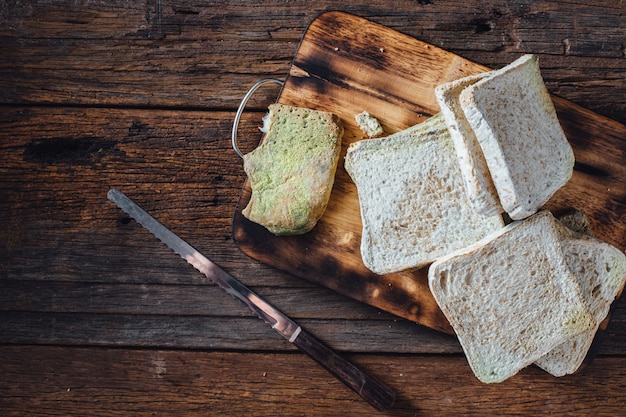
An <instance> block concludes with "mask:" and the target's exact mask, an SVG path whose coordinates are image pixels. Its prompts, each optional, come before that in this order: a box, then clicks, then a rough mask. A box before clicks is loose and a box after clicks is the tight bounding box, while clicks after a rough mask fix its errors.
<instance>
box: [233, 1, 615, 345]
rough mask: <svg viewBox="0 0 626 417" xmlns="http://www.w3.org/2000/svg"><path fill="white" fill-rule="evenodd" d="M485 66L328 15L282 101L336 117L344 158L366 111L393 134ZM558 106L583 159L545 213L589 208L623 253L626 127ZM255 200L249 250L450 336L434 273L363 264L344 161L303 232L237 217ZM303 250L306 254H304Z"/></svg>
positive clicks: (241, 226) (306, 44)
mask: <svg viewBox="0 0 626 417" xmlns="http://www.w3.org/2000/svg"><path fill="white" fill-rule="evenodd" d="M373 40H375V42H373ZM485 70H486V68H485V67H483V66H481V65H478V64H476V63H473V62H471V61H468V60H465V59H463V58H461V57H459V56H458V55H454V54H452V53H450V52H448V51H445V50H443V49H440V48H437V47H435V46H433V45H430V44H426V43H424V42H421V41H419V40H416V39H414V38H410V37H408V36H405V35H403V34H400V33H398V32H396V31H392V30H390V29H389V28H387V27H384V26H381V25H379V24H376V23H373V22H371V21H368V20H365V19H363V18H360V17H357V16H354V15H349V14H346V13H341V12H333V13H326V14H323V15H321V16H320V17H319V18H318V19H316V20H315V22H313V23H312V24H311V26H310V27H309V28H308V30H307V32H306V34H305V36H304V38H303V41H302V43H301V45H300V47H299V49H298V52H297V54H296V57H295V58H294V65H293V67H292V69H291V71H290V75H289V77H288V78H287V80H286V83H285V86H284V88H283V90H282V91H281V95H280V97H279V99H278V101H279V102H280V103H283V104H288V105H296V106H303V107H309V108H318V109H322V110H325V111H330V112H333V113H334V114H336V115H338V116H339V118H340V119H341V120H342V122H343V125H344V128H345V134H344V137H343V140H342V147H343V152H344V153H345V150H346V148H347V147H348V146H349V144H350V143H353V142H355V141H358V140H361V139H363V134H362V132H361V131H360V129H359V128H358V127H357V126H356V123H355V122H354V115H356V114H358V113H360V112H361V111H363V110H369V111H371V112H372V114H373V115H374V116H375V117H377V118H378V119H379V121H380V122H381V124H382V126H383V127H384V129H385V130H386V133H393V132H397V131H399V130H402V129H405V128H407V127H409V126H412V125H415V124H417V123H419V122H420V121H421V120H424V119H425V118H426V117H427V116H430V115H433V114H436V113H438V112H439V106H438V104H437V101H436V99H435V95H434V90H435V87H436V86H437V85H439V84H441V83H443V82H447V81H451V80H454V79H458V78H459V77H461V76H464V75H470V74H475V73H480V72H483V71H485ZM555 107H556V108H557V112H558V115H559V117H560V121H561V124H562V125H563V129H564V131H565V133H566V136H567V137H568V139H569V140H570V143H571V144H572V147H573V149H574V154H575V157H576V161H577V162H576V166H575V173H574V175H573V177H572V179H571V180H570V181H569V182H568V184H567V185H566V186H565V187H563V188H562V189H561V190H560V191H559V192H558V193H557V194H556V195H555V196H554V197H553V198H552V199H551V200H550V202H549V203H548V204H547V205H546V207H547V208H549V209H550V210H552V211H553V212H555V214H558V213H559V211H562V210H567V209H570V208H576V209H579V210H581V211H583V212H584V213H585V214H586V215H587V216H588V217H589V219H590V223H591V230H592V231H593V234H594V236H596V237H598V238H600V239H602V240H605V241H607V242H609V243H611V244H613V245H615V246H617V247H618V248H620V249H622V250H624V249H626V224H624V222H623V221H622V218H623V217H624V215H626V195H625V194H624V190H625V189H626V165H624V161H625V160H626V142H624V137H626V126H624V125H622V124H620V123H618V122H615V121H612V120H609V119H606V118H604V117H602V116H600V115H598V114H596V113H593V112H591V111H589V110H587V109H583V108H581V107H580V106H577V105H575V104H573V103H571V102H569V101H566V100H564V99H561V98H555ZM340 159H341V158H340ZM250 195H251V190H250V186H249V183H247V184H246V188H245V190H244V194H242V199H241V202H240V204H239V205H238V207H237V213H236V216H235V217H234V221H233V227H234V234H233V236H234V238H235V241H236V242H237V244H238V245H239V246H240V247H241V248H242V250H243V251H244V252H245V253H247V254H249V255H250V256H252V257H253V258H255V259H258V260H261V261H263V262H265V263H268V264H269V265H273V266H275V267H277V268H279V269H281V270H284V271H287V272H290V273H292V274H294V275H296V276H299V277H303V278H306V279H309V280H311V281H313V282H316V283H319V284H321V285H324V286H327V287H329V288H332V289H334V290H336V291H338V292H340V293H342V294H346V295H349V296H351V297H353V298H355V299H357V300H360V301H363V302H366V303H368V304H371V305H374V306H376V307H379V308H381V309H383V310H385V311H389V312H391V313H393V314H396V315H399V316H400V317H403V318H406V319H409V320H412V321H415V322H417V323H420V324H423V325H425V326H428V327H431V328H433V329H436V330H440V331H444V332H449V333H452V329H451V328H450V326H449V324H448V322H447V320H446V318H445V317H444V316H443V313H441V311H440V310H439V308H438V306H437V303H436V302H435V300H434V298H433V297H432V294H431V293H430V290H429V288H428V280H427V273H428V269H427V268H422V269H420V270H418V271H411V272H405V273H400V274H386V275H384V276H379V275H376V274H374V273H372V272H371V271H369V270H368V269H367V268H366V267H365V266H364V265H363V263H362V260H361V255H360V235H361V228H362V226H361V223H360V220H361V219H360V215H359V202H358V196H357V190H356V187H355V186H354V183H353V181H352V180H351V179H350V177H349V176H348V174H347V172H346V171H345V169H344V168H343V164H341V163H340V164H339V167H338V169H337V174H336V176H335V182H334V184H333V194H332V195H331V199H330V202H329V204H328V207H327V209H326V212H325V213H324V216H323V217H322V218H321V219H320V221H319V222H318V224H317V225H316V227H315V229H313V230H312V231H311V232H309V233H306V234H304V235H300V236H288V237H283V236H280V237H277V236H274V235H272V234H271V233H270V232H268V231H267V230H266V229H265V228H263V227H261V226H259V225H256V224H253V223H252V222H250V221H248V220H247V219H245V218H244V217H243V215H241V214H240V211H241V210H242V209H243V207H245V205H246V204H247V202H248V201H249V198H250ZM416 215H419V214H416ZM303 253H306V254H307V256H306V257H300V256H299V254H303Z"/></svg>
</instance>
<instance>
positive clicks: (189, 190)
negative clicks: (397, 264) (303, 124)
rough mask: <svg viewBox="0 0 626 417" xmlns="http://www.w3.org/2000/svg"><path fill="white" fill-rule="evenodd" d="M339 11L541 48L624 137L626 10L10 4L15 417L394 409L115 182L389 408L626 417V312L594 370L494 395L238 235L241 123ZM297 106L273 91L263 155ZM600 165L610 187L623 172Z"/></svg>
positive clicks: (426, 336)
mask: <svg viewBox="0 0 626 417" xmlns="http://www.w3.org/2000/svg"><path fill="white" fill-rule="evenodd" d="M336 7H341V9H343V10H345V11H347V12H351V13H354V14H356V15H359V16H363V17H366V18H369V19H370V20H372V21H374V22H377V23H379V24H382V25H385V26H387V27H389V28H392V29H394V30H397V31H398V32H400V33H403V34H405V35H408V36H411V37H414V38H417V39H420V40H422V41H425V42H427V43H430V44H432V45H436V46H437V47H440V48H443V49H445V50H447V51H450V52H453V53H455V54H457V55H460V56H462V57H464V58H465V59H469V60H471V61H473V62H478V63H480V64H482V65H485V66H487V67H493V68H498V67H501V66H503V65H506V64H508V63H509V62H511V61H512V60H513V59H514V58H515V57H517V56H519V55H520V54H522V53H536V54H538V55H539V56H540V61H541V64H542V72H543V75H544V78H545V80H546V83H547V85H548V88H549V89H550V91H551V92H552V93H554V94H556V95H557V96H560V97H562V98H564V99H567V100H569V101H571V102H574V103H576V104H578V105H581V106H582V107H584V108H586V109H589V110H590V111H593V112H595V113H599V114H601V115H603V116H606V117H609V118H611V119H614V120H615V121H617V122H619V123H622V124H623V123H626V94H625V93H626V60H625V59H624V50H625V48H624V32H625V30H626V22H625V19H626V13H625V11H626V9H625V7H626V6H625V5H624V3H623V2H620V1H617V2H616V1H615V0H598V1H593V2H591V1H578V2H571V1H556V2H554V1H545V0H537V1H520V2H510V1H505V0H469V1H464V2H458V1H453V0H424V1H422V0H420V1H414V0H400V1H389V0H368V1H362V0H359V1H352V2H344V3H342V4H340V5H339V4H333V3H330V2H328V1H319V0H293V1H289V2H285V1H282V0H266V1H264V2H262V3H254V2H250V1H246V0H243V1H237V0H216V1H198V0H147V1H145V0H141V1H138V0H112V1H111V0H76V1H71V2H59V1H54V0H38V1H24V0H10V1H5V2H0V75H1V76H0V414H1V415H3V416H5V415H6V416H15V415H43V416H45V415H64V416H70V415H77V416H89V415H99V416H106V415H124V416H127V415H139V416H141V415H184V416H200V415H202V416H206V415H219V416H224V415H251V416H262V415H265V416H269V415H272V416H274V415H277V410H280V411H283V413H282V414H283V415H292V416H309V415H310V416H324V415H328V416H336V415H363V416H368V415H372V416H373V415H381V413H378V412H376V411H374V410H373V409H372V408H371V407H369V406H368V405H367V404H365V403H364V402H363V401H361V400H360V399H359V398H358V396H356V395H354V394H353V393H352V392H351V391H350V390H348V389H345V388H344V387H343V385H342V384H341V383H339V382H338V381H336V380H335V379H334V378H333V377H332V376H331V375H330V374H328V373H327V372H326V371H325V370H323V369H322V368H320V367H319V366H317V364H315V363H314V362H313V361H310V360H309V359H308V358H306V357H305V356H304V355H302V354H300V353H298V352H297V351H296V350H294V349H293V347H292V346H290V345H289V344H288V343H285V342H284V341H283V340H282V339H281V338H280V337H279V336H278V335H276V334H274V332H273V331H271V330H270V329H268V328H267V326H265V325H264V324H263V323H262V322H261V321H259V320H258V319H256V318H254V317H252V316H251V315H250V314H249V313H248V312H247V310H246V309H245V307H243V306H241V305H239V303H237V302H235V301H233V300H232V299H231V298H230V297H229V296H227V295H225V294H222V293H221V292H220V291H219V290H218V289H216V288H214V287H213V286H211V285H209V284H207V283H206V282H205V280H204V279H203V277H202V276H201V275H199V274H198V273H197V272H196V271H194V270H193V268H191V267H189V266H188V265H187V264H186V263H184V262H183V261H181V260H179V259H178V257H177V256H176V255H174V254H172V253H171V252H170V251H169V250H168V249H166V248H164V247H163V246H162V245H161V244H160V243H158V242H157V241H155V240H154V239H153V237H152V236H150V235H149V234H148V233H147V232H145V231H143V230H142V229H141V227H139V226H137V225H136V224H134V222H132V221H130V220H129V219H128V217H126V216H124V215H122V214H121V213H120V212H119V211H118V210H117V209H116V208H115V207H114V206H113V205H111V204H110V203H109V202H108V201H107V200H106V192H107V191H108V189H109V188H110V187H112V186H114V187H117V188H120V189H122V190H123V191H125V192H127V193H128V194H129V195H130V196H131V197H132V198H133V199H134V200H136V201H137V202H138V203H140V204H141V205H142V206H143V207H145V208H146V209H147V210H148V211H149V212H150V213H151V214H153V215H155V216H156V217H157V218H159V220H161V221H163V222H164V223H165V224H166V225H168V226H169V227H171V228H172V229H173V230H174V231H176V232H177V233H178V234H180V235H181V236H183V237H184V238H185V239H187V240H188V241H189V242H191V243H192V244H194V246H196V247H198V248H199V249H201V250H202V251H203V253H204V254H206V255H207V256H209V257H210V258H211V259H213V260H215V261H216V262H217V263H218V264H220V265H221V266H223V267H224V268H225V269H226V270H228V271H229V272H231V273H232V274H233V275H235V276H236V277H237V278H239V279H241V280H242V281H243V282H245V283H246V284H247V285H250V286H251V287H252V288H253V289H255V290H256V291H258V292H259V293H260V294H262V295H263V296H264V297H267V298H268V299H270V300H271V301H272V302H273V303H274V304H276V305H277V306H279V307H280V308H281V309H282V310H284V311H286V312H287V313H288V314H289V315H292V316H293V317H294V318H295V319H297V321H298V322H299V323H301V324H303V325H304V326H305V328H306V329H307V330H310V331H311V332H312V333H313V334H315V335H316V336H318V337H319V338H320V339H322V340H323V341H324V342H326V343H328V344H329V345H330V346H331V347H333V348H335V349H337V350H339V351H341V352H342V353H343V354H346V356H347V357H348V358H349V359H351V360H353V361H354V362H355V363H356V364H358V365H359V366H362V367H363V368H365V369H366V370H368V371H370V372H371V373H372V374H373V375H375V376H376V377H378V378H380V379H381V380H383V382H385V383H387V384H389V385H390V386H392V387H393V388H395V389H396V390H397V391H398V394H399V397H398V398H399V400H398V401H397V404H396V406H395V407H394V408H393V409H392V410H391V411H389V412H387V413H383V415H384V414H387V415H398V416H416V415H418V416H422V415H423V416H431V415H444V416H445V415H454V416H471V415H476V416H477V415H481V416H482V415H493V414H498V415H518V416H519V415H546V416H547V415H576V416H583V415H594V416H605V415H606V416H609V415H610V416H613V415H620V412H621V411H622V409H623V404H624V402H625V401H626V400H625V398H624V392H626V390H625V389H624V388H625V385H624V384H625V382H624V381H626V376H625V375H624V372H623V369H625V367H624V365H625V364H624V363H623V358H624V355H625V354H626V300H625V299H624V298H623V297H622V299H620V300H619V302H618V303H617V305H616V308H615V310H614V312H613V315H612V320H611V322H610V324H609V326H608V328H607V330H606V333H605V338H604V340H603V343H602V344H601V346H600V357H599V358H597V360H596V361H595V362H594V363H593V365H592V366H591V367H589V368H587V369H586V370H585V371H584V372H583V373H582V374H581V375H575V376H570V377H565V378H558V379H556V378H553V377H551V376H549V375H547V374H546V373H544V372H542V371H540V370H538V369H536V368H532V367H531V368H528V369H525V370H523V371H522V372H521V373H520V374H519V375H517V376H515V377H513V378H511V379H510V380H509V381H507V382H506V383H505V384H499V385H497V386H485V385H482V384H480V383H478V381H477V380H476V379H475V378H474V377H473V375H472V374H471V371H470V369H469V367H468V366H467V362H466V360H465V359H464V358H463V357H462V355H461V353H460V346H459V345H458V342H457V341H456V339H455V338H454V337H453V336H450V335H446V334H442V333H440V332H436V331H433V330H431V329H428V328H426V327H424V326H420V325H417V324H415V323H413V322H411V321H409V320H405V319H402V318H400V317H397V316H395V315H392V314H390V313H387V312H383V311H381V310H380V309H378V308H375V307H372V306H369V305H366V304H365V303H361V302H358V301H355V300H353V299H351V298H349V297H346V296H343V295H341V294H338V293H337V292H335V291H332V290H329V289H327V288H324V287H321V286H319V285H317V284H314V283H311V282H309V281H307V280H303V279H300V278H298V277H295V276H293V275H291V274H288V273H285V272H283V271H280V270H277V269H276V268H273V267H270V266H268V265H265V264H263V263H262V262H259V261H256V260H254V259H252V258H250V257H248V256H247V255H245V254H243V253H242V252H241V251H240V250H239V248H238V247H237V246H236V245H235V244H234V243H233V241H232V238H231V222H232V215H233V212H234V210H235V206H236V204H237V202H238V199H239V196H240V192H241V185H242V184H243V181H244V180H245V174H244V172H243V169H242V167H241V161H240V160H239V158H237V156H236V155H235V154H234V153H233V152H232V151H231V148H230V132H231V127H232V120H233V118H234V115H235V111H236V108H237V106H238V104H239V102H240V100H241V98H242V97H243V95H244V94H245V92H246V91H247V90H248V88H249V87H250V86H251V85H252V84H254V83H255V82H256V81H258V80H259V79H261V78H265V77H275V78H280V79H285V78H286V77H287V75H288V73H289V71H290V68H291V66H292V61H293V59H294V56H295V53H296V51H297V50H298V47H299V43H300V40H301V37H302V35H303V33H304V32H305V31H306V29H307V28H308V26H309V24H310V23H311V21H313V20H314V19H315V18H316V17H317V16H318V15H319V14H320V13H322V12H325V11H328V10H331V9H332V8H336ZM373 42H374V43H375V40H373ZM346 88H349V86H346ZM278 93H279V91H278V89H276V88H275V87H269V86H268V87H264V88H263V89H261V90H259V92H258V93H257V94H255V96H254V97H253V100H252V101H251V103H250V105H249V106H248V109H247V111H246V112H245V113H244V116H243V119H242V122H241V125H240V143H241V146H242V148H243V149H244V150H245V149H252V147H254V146H255V144H256V142H257V141H258V140H259V137H260V135H259V132H258V129H257V127H258V126H259V125H260V124H261V118H262V116H263V114H264V113H265V111H266V108H267V105H268V104H269V103H270V102H273V101H274V100H275V99H276V97H277V95H278ZM566 116H567V115H566ZM394 117H395V116H394ZM410 117H413V116H409V117H408V118H407V116H406V113H402V114H401V115H400V116H397V118H398V120H401V119H406V120H408V119H409V118H410ZM584 120H585V119H584V118H583V119H581V122H580V123H583V121H584ZM572 128H573V129H574V130H575V129H579V127H578V126H576V125H572ZM602 129H604V126H598V130H600V131H601V130H602ZM609 130H611V131H613V132H614V133H613V135H617V136H619V134H617V133H616V131H615V130H614V129H613V128H611V127H610V126H609ZM621 140H622V143H623V136H622V139H621ZM605 151H609V149H604V148H601V149H599V152H598V155H599V154H601V153H603V152H605ZM610 151H611V152H616V153H618V152H619V148H611V149H610ZM583 156H584V157H585V159H584V160H583V159H581V160H582V161H583V162H584V163H585V165H580V166H579V168H581V169H580V170H579V171H580V174H583V172H584V175H581V178H587V177H589V178H591V180H590V182H589V183H588V184H589V186H590V187H592V186H595V184H597V181H595V180H593V177H594V175H595V176H598V175H599V176H601V177H602V178H605V179H606V180H607V181H609V182H611V181H613V179H611V177H610V175H606V172H607V171H602V170H597V169H595V168H601V167H602V164H603V163H604V162H603V161H602V160H599V159H598V157H597V156H596V155H594V152H593V149H592V148H589V149H586V150H585V152H584V153H583ZM612 189H613V188H612ZM614 192H615V193H616V194H614V197H615V199H616V200H615V203H616V204H617V203H619V198H618V194H617V193H618V192H619V189H617V190H616V191H614ZM591 193H592V195H593V193H597V191H594V190H591ZM586 208H589V207H586ZM598 215H605V216H607V217H608V218H609V219H614V218H615V216H616V215H615V214H614V213H611V212H610V211H608V210H607V211H605V212H602V213H598ZM609 233H610V231H609ZM328 268H329V269H331V270H332V265H328ZM242 329H243V332H247V333H245V334H244V333H243V332H242ZM355 352H362V353H355ZM68 388H69V391H68Z"/></svg>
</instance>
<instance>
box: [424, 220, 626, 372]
mask: <svg viewBox="0 0 626 417" xmlns="http://www.w3.org/2000/svg"><path fill="white" fill-rule="evenodd" d="M582 248H585V249H582ZM583 252H584V253H586V255H585V256H582V258H581V257H580V256H581V255H582V253H583ZM625 268H626V259H624V255H623V253H621V252H620V251H619V250H617V249H615V248H613V247H612V246H610V245H608V244H606V243H604V242H601V241H598V240H596V239H593V238H590V237H586V236H585V237H583V236H582V235H581V234H578V233H574V232H572V231H570V230H569V229H567V228H566V227H565V226H563V225H562V224H561V223H560V222H559V221H558V220H556V219H555V218H554V216H553V215H552V214H551V213H550V212H548V211H540V212H539V213H537V214H535V215H533V216H531V217H529V218H527V219H525V220H522V221H516V222H513V223H511V224H509V225H507V226H506V227H504V228H502V229H501V230H499V231H497V232H495V233H492V234H491V235H489V236H487V237H486V238H484V239H483V240H481V241H479V242H477V243H475V244H473V245H470V246H469V247H467V248H464V249H461V250H459V251H456V252H454V253H451V254H449V255H447V256H445V257H442V258H441V259H439V260H437V261H436V262H435V263H433V264H432V265H431V267H430V269H429V286H430V289H431V291H432V293H433V296H434V297H435V300H436V301H437V304H438V305H439V307H440V308H441V310H442V311H443V313H444V314H445V315H446V317H447V318H448V320H449V321H450V324H451V325H452V327H453V328H454V330H455V332H456V334H457V336H458V339H459V342H460V343H461V346H462V347H463V350H464V352H465V354H466V357H467V359H468V363H469V365H470V367H471V369H472V371H473V372H474V374H475V375H476V377H477V378H478V379H479V380H480V381H482V382H485V383H495V382H501V381H504V380H505V379H507V378H509V377H510V376H512V375H514V374H516V373H517V372H518V371H519V370H520V369H522V368H524V367H526V366H528V365H530V364H532V363H538V364H540V366H545V367H546V368H548V369H551V370H557V369H560V368H561V366H562V365H563V364H566V363H573V362H576V361H578V358H577V357H576V358H574V356H575V355H573V352H572V350H575V349H582V350H584V353H581V354H582V355H583V358H584V354H586V350H585V346H584V345H583V344H581V343H577V342H574V340H575V339H574V338H576V337H578V336H580V337H585V338H589V337H591V338H593V334H594V333H595V330H596V329H597V325H598V323H599V321H598V317H600V316H601V315H602V314H600V313H597V314H594V313H595V312H596V311H595V310H602V312H603V313H604V312H605V311H607V309H608V306H606V304H610V301H612V299H613V298H614V295H613V296H611V294H616V288H621V287H623V285H624V279H625V277H626V275H625V274H624V271H625ZM597 280H599V281H600V282H598V281H597ZM581 283H582V285H579V284H581ZM585 285H587V286H588V288H589V290H582V289H581V287H584V286H585ZM594 288H595V290H594ZM600 288H602V289H600ZM605 288H606V289H605ZM595 304H598V305H599V304H602V305H603V307H602V308H596V307H594V305H595ZM604 315H606V314H604ZM600 320H601V319H600ZM583 335H585V336H583ZM585 340H586V339H585ZM568 343H569V345H568ZM546 355H548V356H546ZM572 366H573V365H572ZM555 373H556V371H555ZM559 373H560V371H559Z"/></svg>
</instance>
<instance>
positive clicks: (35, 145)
mask: <svg viewBox="0 0 626 417" xmlns="http://www.w3.org/2000/svg"><path fill="white" fill-rule="evenodd" d="M111 153H116V154H117V153H123V152H122V151H120V150H119V149H117V146H116V144H115V142H113V141H112V140H110V139H107V138H101V137H90V136H84V137H78V138H68V137H58V138H46V139H34V140H33V141H32V142H31V143H30V144H29V145H27V146H26V148H25V149H24V153H23V157H24V161H26V162H30V163H36V164H44V165H53V164H68V165H89V164H91V163H93V162H94V161H96V160H98V159H100V158H102V157H103V156H104V155H107V154H111Z"/></svg>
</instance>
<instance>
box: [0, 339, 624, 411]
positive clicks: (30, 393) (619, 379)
mask: <svg viewBox="0 0 626 417" xmlns="http://www.w3.org/2000/svg"><path fill="white" fill-rule="evenodd" d="M349 358H350V359H351V360H353V361H354V362H355V363H357V364H358V365H359V366H361V367H363V368H364V369H366V370H367V371H368V372H370V373H371V374H373V375H375V376H377V377H378V378H379V379H381V380H382V381H384V382H385V383H386V384H388V385H389V386H391V387H392V388H393V389H395V390H396V391H397V394H398V395H397V401H396V405H395V406H394V408H392V409H391V410H389V411H388V412H387V413H386V414H387V415H393V416H407V417H409V416H411V417H413V416H416V415H420V416H421V415H437V416H485V415H494V414H495V415H501V416H504V415H517V416H519V415H533V416H553V415H576V416H582V415H594V416H607V417H608V416H611V417H612V416H616V415H621V413H622V411H623V405H624V402H626V385H625V384H624V380H625V379H626V359H624V358H620V357H615V358H598V360H597V361H596V363H595V365H594V366H592V367H590V368H588V369H587V370H585V371H584V372H583V373H582V374H579V375H574V376H568V377H563V378H554V377H551V376H548V375H547V374H546V373H545V372H543V371H541V370H539V369H537V368H532V367H531V368H527V369H524V370H522V371H521V372H520V373H519V374H518V375H516V376H514V377H512V378H511V379H509V380H507V381H505V382H503V383H501V384H493V385H485V384H481V383H480V382H478V380H476V378H474V376H473V375H472V373H471V371H470V369H469V367H468V366H467V363H466V361H465V359H464V358H462V357H460V356H456V355H454V356H447V357H432V356H428V355H410V356H405V355H399V356H382V355H356V354H355V355H350V356H349ZM0 373H1V374H2V375H3V378H2V379H0V409H2V410H3V415H5V416H21V415H24V414H36V415H40V416H52V415H54V416H57V415H64V416H73V415H80V416H119V415H129V414H132V415H133V416H148V415H150V416H153V415H180V416H196V415H198V416H199V415H203V416H205V415H216V416H217V415H247V416H267V415H276V414H277V413H278V414H280V415H298V416H337V415H359V416H378V415H380V412H377V411H375V410H374V409H373V408H371V407H370V406H369V405H368V404H366V403H365V402H364V401H362V400H360V398H359V397H358V396H356V395H354V394H353V393H352V392H351V391H350V390H348V389H347V388H345V387H344V386H343V385H342V384H341V383H340V382H338V381H337V380H336V379H334V378H333V377H332V376H330V375H329V374H328V373H326V371H324V370H323V369H322V368H320V367H318V366H317V365H316V364H315V363H314V362H312V361H311V360H309V359H308V358H305V357H304V356H303V355H301V354H275V353H258V354H251V353H248V354H245V355H244V354H238V353H232V352H197V351H196V352H194V351H171V350H124V349H83V348H58V347H31V346H2V347H0Z"/></svg>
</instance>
